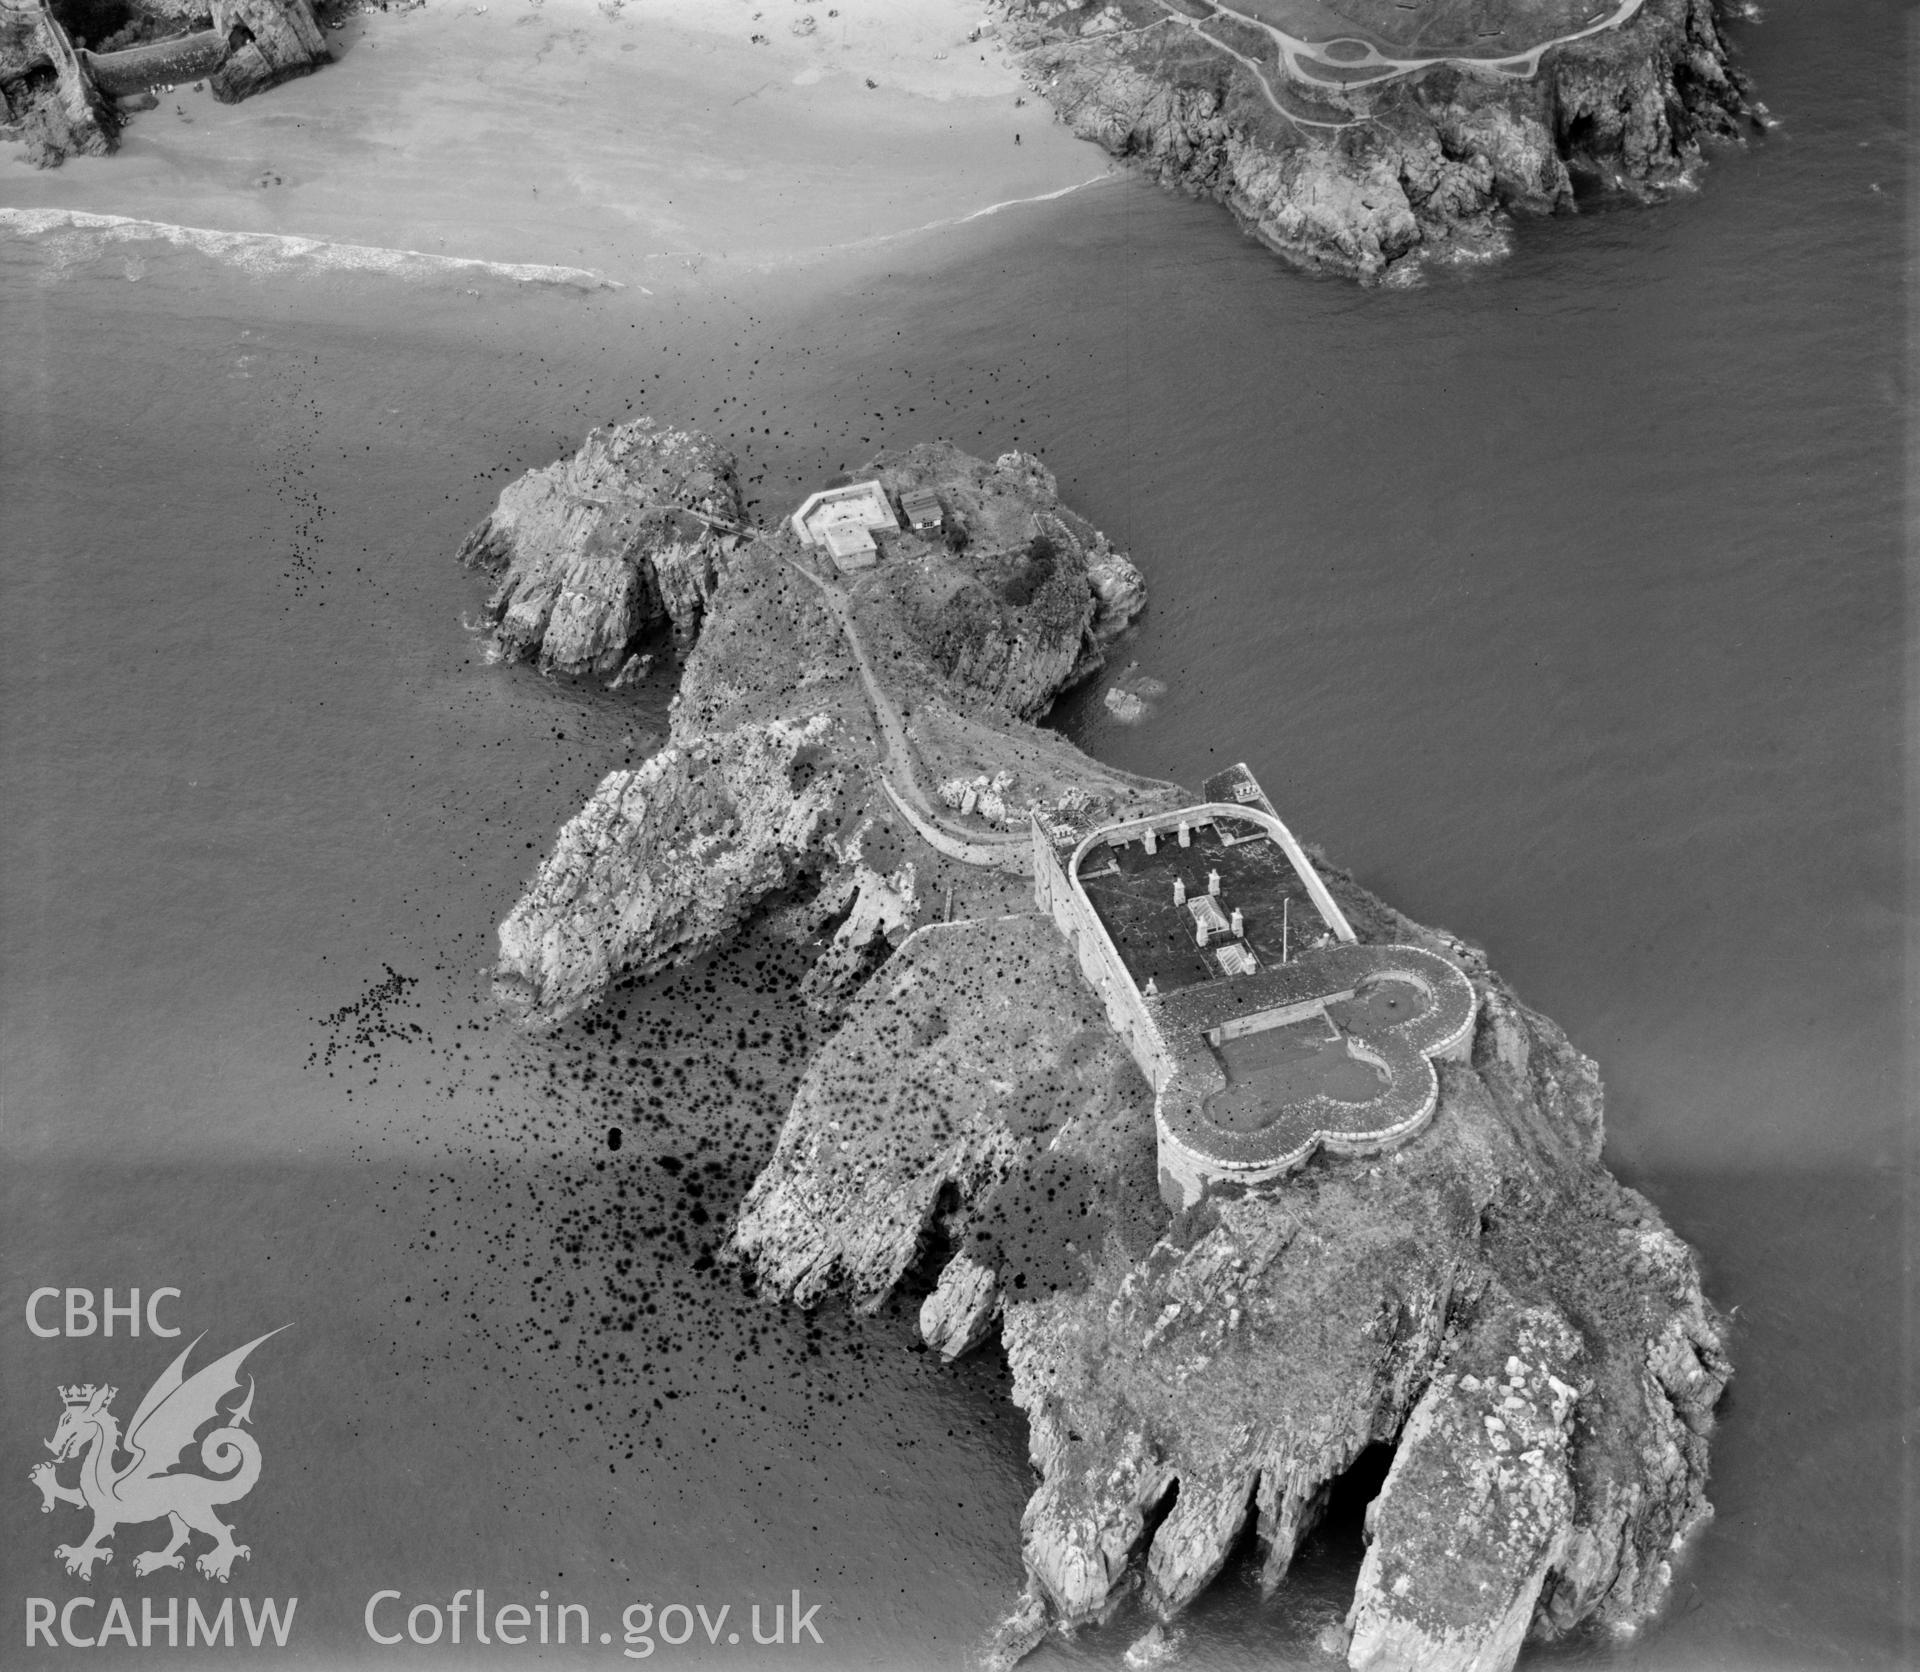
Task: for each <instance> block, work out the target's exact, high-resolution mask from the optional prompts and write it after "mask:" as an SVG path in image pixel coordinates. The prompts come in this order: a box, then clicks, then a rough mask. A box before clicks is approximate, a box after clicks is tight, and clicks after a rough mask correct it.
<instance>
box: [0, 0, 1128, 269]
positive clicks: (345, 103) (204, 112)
mask: <svg viewBox="0 0 1920 1672" xmlns="http://www.w3.org/2000/svg"><path fill="white" fill-rule="evenodd" d="M809 19H810V20H811V21H812V25H813V27H812V29H811V31H810V32H806V33H796V32H795V31H796V28H798V27H801V26H803V25H804V23H805V22H806V21H807V20H809ZM985 22H986V19H985V18H984V16H983V14H982V13H981V11H980V10H979V8H977V7H974V6H969V5H965V4H961V3H959V0H843V3H842V4H840V5H838V6H831V7H830V6H827V5H818V6H814V5H811V4H801V3H799V0H628V3H624V4H620V3H616V0H603V3H600V4H594V3H591V0H490V3H487V4H473V3H470V0H459V3H453V0H431V3H430V4H428V5H426V6H424V7H418V8H415V9H413V10H411V11H405V12H401V11H391V12H381V11H371V12H364V13H361V14H359V15H357V16H354V17H352V18H350V19H348V20H347V21H346V22H345V23H344V24H343V26H342V27H340V28H339V29H337V30H330V32H329V35H330V39H331V40H332V42H333V44H334V48H335V53H336V56H337V60H338V61H337V62H336V63H334V64H332V65H330V66H328V67H326V68H325V69H323V70H321V71H320V72H319V73H318V74H316V75H314V76H311V77H309V78H307V79H305V80H302V81H297V82H292V83H289V84H287V85H285V86H282V87H279V88H275V89H273V90H272V91H270V92H268V93H265V94H262V95H260V96H258V97H256V98H254V99H251V100H249V101H247V102H246V103H244V104H240V105H235V106H223V105H220V104H217V103H215V101H214V99H213V97H212V95H211V94H209V93H208V92H206V91H205V90H204V88H202V89H201V90H199V91H195V90H193V89H192V88H190V87H181V88H178V89H176V90H175V91H174V92H172V93H169V94H165V95H163V96H162V99H161V104H160V107H159V108H158V109H156V110H152V111H145V112H141V113H139V114H137V115H135V116H134V117H133V118H132V120H131V121H130V123H129V124H128V127H127V130H126V132H125V135H124V136H123V141H122V145H121V149H120V151H119V153H118V154H117V155H116V156H113V157H108V158H75V159H71V160H69V161H68V162H67V163H66V165H65V166H63V167H62V168H59V169H57V170H51V171H39V170H35V169H33V168H30V167H29V166H28V165H27V164H26V163H25V162H24V161H23V160H21V158H20V156H19V154H18V152H17V150H9V151H7V152H6V153H4V155H0V206H4V207H11V208H19V209H44V208H56V207H57V208H63V209H72V210H80V211H85V212H89V213H94V214H111V215H123V216H129V217H134V218H137V219H140V220H148V221H160V222H166V223H171V224H177V225H184V226H190V227H204V228H207V229H210V230H216V231H222V232H252V233H267V234H279V235H291V236H300V237H309V238H317V239H322V240H328V241H334V242H339V243H345V244H351V245H359V246H373V247H384V248H390V249H403V250H415V251H420V252H424V253H426V254H429V255H439V256H451V257H456V258H461V259H478V260H486V261H497V262H512V263H541V264H548V265H559V266H568V267H582V268H587V269H591V270H593V271H595V272H599V273H603V274H605V275H606V276H607V277H609V278H611V279H614V280H616V281H617V282H620V283H624V284H639V285H655V284H661V283H686V282H699V279H700V276H701V275H702V274H703V273H706V274H708V275H709V276H711V274H712V270H713V269H714V267H715V265H716V264H720V265H721V266H723V267H724V268H727V269H736V270H737V269H764V268H767V267H770V266H781V265H786V264H790V263H794V262H803V261H810V260H817V259H819V258H820V257H822V256H826V255H829V254H832V253H835V252H841V253H845V254H848V255H850V256H853V257H855V258H857V257H858V256H859V255H860V254H861V253H862V252H871V251H875V250H881V251H884V249H885V247H886V245H887V244H888V243H889V242H890V241H891V240H892V239H894V238H896V237H898V236H901V235H903V234H906V233H909V232H912V231H915V230H918V229H921V228H924V227H928V226H931V225H939V224H942V223H949V222H954V221H959V220H962V219H964V218H966V217H968V216H972V215H976V214H978V213H980V212H981V211H983V210H988V209H990V208H991V207H992V206H994V205H998V204H1005V203H1010V202H1018V201H1023V200H1028V199H1032V198H1038V197H1044V196H1047V195H1049V194H1052V193H1056V192H1060V191H1062V190H1067V189H1072V188H1074V187H1077V186H1079V185H1081V184H1083V183H1085V182H1087V181H1089V180H1096V179H1100V178H1102V177H1105V176H1106V175H1107V173H1108V165H1107V162H1106V159H1105V158H1104V157H1103V156H1102V155H1101V153H1100V152H1099V151H1098V150H1096V149H1095V148H1094V147H1092V146H1090V145H1088V144H1086V143H1084V142H1083V141H1080V140H1076V139H1074V138H1072V137H1071V136H1070V135H1069V134H1068V133H1067V131H1066V129H1065V128H1064V127H1062V126H1061V125H1060V124H1058V123H1057V122H1055V121H1054V119H1053V118H1052V116H1051V114H1050V113H1049V112H1048V111H1047V109H1046V107H1045V106H1044V104H1041V103H1040V102H1039V101H1038V100H1036V99H1034V98H1032V96H1031V95H1026V94H1024V92H1023V89H1022V88H1021V86H1020V83H1019V81H1018V78H1017V77H1016V75H1015V74H1014V71H1013V67H1012V65H1011V63H1010V61H1009V60H1008V58H1007V55H1006V54H1005V53H1004V52H1003V51H1002V50H1001V49H1000V48H999V47H998V46H997V44H996V43H995V41H994V39H993V38H992V35H991V33H989V34H987V35H985V36H983V38H982V39H980V40H978V41H970V40H969V39H968V36H969V34H970V33H971V32H972V31H973V30H974V29H976V28H977V27H979V26H981V25H982V24H983V23H985ZM756 36H758V37H761V38H760V39H756V38H755V37H756ZM870 83H871V85H869V84H870ZM1022 97H1025V98H1026V101H1027V102H1026V103H1025V104H1024V105H1021V104H1017V103H1016V100H1018V99H1020V98H1022ZM1016 135H1018V136H1019V143H1018V144H1016V143H1015V136H1016ZM347 264H352V263H351V260H350V259H349V261H348V263H347Z"/></svg>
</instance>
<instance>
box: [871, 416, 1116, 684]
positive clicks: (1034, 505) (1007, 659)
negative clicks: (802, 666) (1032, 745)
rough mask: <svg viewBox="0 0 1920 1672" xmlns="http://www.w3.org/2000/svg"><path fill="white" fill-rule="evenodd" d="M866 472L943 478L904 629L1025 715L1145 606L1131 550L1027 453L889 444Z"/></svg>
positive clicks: (952, 675)
mask: <svg viewBox="0 0 1920 1672" xmlns="http://www.w3.org/2000/svg"><path fill="white" fill-rule="evenodd" d="M866 474H871V475H873V476H875V477H877V478H878V479H879V480H880V481H881V482H882V483H883V484H885V485H886V487H887V488H888V489H889V490H891V491H892V492H894V493H896V494H897V493H899V492H901V491H903V490H905V489H907V488H910V487H912V486H914V485H918V484H920V483H936V484H938V491H939V494H940V500H941V508H942V512H943V515H944V527H943V529H942V532H941V537H940V544H939V551H940V557H939V559H938V561H937V562H936V563H934V564H932V565H928V566H926V568H927V572H926V573H924V574H922V575H920V576H917V577H915V581H917V584H901V585H899V586H895V587H893V588H892V592H893V595H894V598H895V601H896V603H897V605H898V607H899V608H900V610H901V612H902V615H903V618H904V621H905V623H906V626H907V630H908V631H909V632H910V634H911V635H912V637H913V638H914V639H915V641H916V642H917V643H918V644H919V646H920V647H921V649H922V650H923V651H924V652H925V653H926V655H927V656H928V657H930V658H931V660H932V661H933V662H934V663H935V665H936V666H937V667H938V668H939V669H940V671H941V672H942V673H943V674H944V675H945V676H946V678H947V679H948V680H949V681H951V682H952V683H953V684H954V685H956V686H959V687H960V688H962V689H963V690H965V691H967V692H969V693H971V694H973V695H976V696H981V697H986V698H988V699H990V700H991V701H993V702H995V703H997V704H999V705H1001V706H1002V707H1004V708H1006V709H1008V710H1010V711H1011V712H1012V713H1013V714H1015V715H1017V716H1018V717H1019V718H1021V719H1023V720H1030V719H1036V718H1038V717H1039V716H1040V715H1041V714H1044V713H1045V712H1046V710H1047V708H1048V707H1049V706H1050V705H1051V703H1052V702H1053V699H1054V697H1055V695H1056V694H1057V693H1058V692H1060V691H1061V690H1063V689H1065V688H1066V687H1067V686H1070V685H1076V684H1078V683H1079V682H1080V681H1081V680H1082V679H1085V678H1087V677H1088V676H1089V675H1091V674H1093V673H1094V672H1096V671H1097V670H1098V669H1099V668H1100V667H1102V666H1103V665H1104V664H1105V662H1106V647H1107V646H1108V645H1109V644H1110V643H1111V642H1112V641H1113V640H1114V639H1115V638H1117V637H1118V636H1119V635H1120V634H1121V633H1122V632H1124V631H1125V630H1126V628H1127V627H1128V626H1129V625H1131V623H1132V622H1133V620H1134V618H1135V617H1136V616H1137V615H1139V613H1140V611H1141V610H1142V609H1144V608H1145V607H1146V583H1145V581H1143V580H1142V579H1141V576H1140V571H1139V570H1138V569H1136V568H1135V567H1134V565H1133V563H1132V561H1131V560H1130V559H1129V558H1128V557H1127V554H1126V553H1125V552H1122V551H1118V550H1116V549H1115V548H1114V547H1113V545H1112V544H1111V543H1110V542H1109V541H1108V540H1107V538H1106V536H1105V535H1103V534H1101V533H1100V531H1099V530H1098V529H1096V528H1093V527H1092V526H1090V525H1089V524H1088V523H1086V522H1084V521H1083V520H1082V519H1081V518H1079V517H1077V516H1075V515H1074V514H1073V512H1071V511H1070V510H1068V509H1067V508H1066V507H1065V506H1063V505H1062V504H1061V503H1060V488H1059V484H1058V483H1057V482H1056V481H1055V480H1054V476H1053V472H1052V471H1050V470H1049V469H1047V467H1046V466H1045V465H1044V464H1042V463H1041V462H1040V461H1039V460H1038V459H1037V458H1035V457H1034V456H1033V455H1032V454H1031V453H1003V454H1001V455H1000V457H999V458H997V459H995V460H994V462H993V463H992V464H991V465H989V464H986V463H985V462H983V461H982V460H979V459H974V458H971V457H969V456H968V455H967V454H965V453H963V452H961V451H960V449H959V448H957V447H955V446H953V445H952V444H951V443H947V442H929V443H923V444H922V445H920V446H918V447H914V448H911V449H909V450H907V451H905V452H901V453H882V454H880V455H879V456H878V457H877V458H876V459H875V460H874V461H873V463H872V464H871V465H870V466H869V467H868V470H867V472H866Z"/></svg>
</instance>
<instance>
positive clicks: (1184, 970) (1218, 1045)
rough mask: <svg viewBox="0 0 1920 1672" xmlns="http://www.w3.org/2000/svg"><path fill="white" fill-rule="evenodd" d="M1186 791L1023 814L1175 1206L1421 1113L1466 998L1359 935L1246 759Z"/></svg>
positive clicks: (1385, 1140) (1467, 1024)
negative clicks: (1130, 803)
mask: <svg viewBox="0 0 1920 1672" xmlns="http://www.w3.org/2000/svg"><path fill="white" fill-rule="evenodd" d="M1203 793H1204V795H1205V799H1204V800H1203V801H1200V802H1198V803H1196V804H1195V805H1193V806H1191V807H1183V808H1179V809H1177V810H1175V811H1172V812H1165V813H1156V814H1153V815H1150V816H1148V817H1143V818H1137V819H1128V820H1123V821H1121V822H1119V823H1115V824H1108V825H1103V826H1101V827H1099V828H1097V829H1092V830H1083V829H1081V828H1079V827H1077V826H1075V825H1074V824H1072V823H1071V822H1070V821H1061V820H1058V819H1052V820H1043V819H1041V818H1038V817H1036V819H1035V820H1034V825H1033V849H1034V852H1033V876H1034V898H1035V900H1036V901H1037V903H1038V904H1039V906H1040V908H1041V909H1042V910H1043V911H1045V912H1047V913H1048V914H1049V915H1050V916H1051V917H1052V919H1053V921H1054V924H1055V925H1056V926H1057V927H1058V929H1059V930H1060V933H1061V934H1062V935H1064V936H1065V937H1066V939H1067V942H1068V944H1069V945H1070V946H1071V947H1072V948H1073V951H1074V955H1075V957H1076V959H1077V960H1078V962H1079V965H1080V969H1081V972H1082V974H1083V975H1084V976H1085V977H1086V979H1087V981H1088V982H1089V983H1090V984H1091V985H1092V987H1093V989H1094V991H1095V992H1096V993H1098V994H1099V995H1100V998H1101V1001H1102V1003H1103V1004H1104V1005H1105V1007H1106V1012H1107V1019H1108V1022H1109V1023H1110V1024H1111V1026H1112V1028H1113V1030H1114V1032H1115V1033H1116V1034H1118V1035H1119V1036H1120V1038H1121V1039H1123V1040H1124V1041H1125V1042H1126V1045H1127V1048H1128V1050H1129V1051H1130V1052H1131V1053H1132V1055H1133V1060H1134V1061H1135V1062H1136V1063H1137V1064H1139V1067H1140V1072H1141V1073H1142V1074H1144V1075H1145V1076H1146V1077H1147V1082H1148V1084H1150V1085H1151V1086H1152V1087H1153V1092H1154V1128H1155V1132H1156V1136H1157V1139H1158V1149H1159V1168H1160V1191H1161V1194H1162V1196H1163V1197H1165V1199H1166V1201H1167V1203H1168V1205H1169V1206H1171V1207H1173V1208H1176V1209H1179V1208H1185V1207H1191V1206H1192V1205H1193V1204H1194V1203H1196V1202H1198V1201H1199V1200H1200V1199H1201V1198H1202V1197H1203V1196H1204V1195H1205V1194H1206V1193H1207V1192H1208V1190H1209V1189H1210V1188H1213V1187H1216V1186H1218V1185H1221V1184H1226V1183H1235V1184H1242V1185H1253V1184H1261V1183H1265V1182H1267V1181H1269V1180H1272V1179H1276V1178H1280V1177H1282V1176H1284V1175H1286V1174H1288V1173H1291V1172H1293V1171H1295V1170H1297V1169H1298V1168H1300V1167H1302V1166H1304V1165H1305V1164H1306V1162H1307V1161H1308V1159H1309V1158H1310V1157H1311V1156H1312V1155H1313V1154H1314V1152H1315V1151H1316V1150H1318V1149H1320V1148H1322V1147H1325V1148H1326V1149H1328V1150H1332V1151H1334V1152H1336V1153H1338V1154H1341V1155H1374V1154H1379V1153H1382V1152H1384V1151H1387V1150H1391V1149H1394V1148H1397V1147H1398V1146H1399V1145H1401V1144H1404V1143H1406V1142H1407V1141H1408V1140H1409V1139H1411V1138H1413V1137H1414V1136H1416V1135H1417V1134H1418V1133H1419V1132H1420V1131H1421V1130H1423V1129H1424V1128H1425V1126H1426V1125H1427V1123H1428V1122H1429V1121H1431V1120H1432V1119H1433V1112H1434V1109H1435V1108H1436V1107H1437V1105H1438V1103H1439V1096H1440V1082H1439V1075H1438V1073H1437V1071H1436V1070H1435V1068H1434V1059H1435V1058H1436V1057H1445V1058H1452V1059H1455V1060H1464V1059H1465V1057H1466V1055H1467V1053H1468V1051H1469V1049H1470V1047H1471V1044H1472V1039H1473V1024H1474V1018H1475V1015H1476V1013H1477V1010H1478V1002H1479V1001H1478V999H1477V997H1476V995H1475V993H1474V990H1473V985H1472V983H1471V982H1470V981H1469V980H1468V979H1467V977H1466V975H1465V974H1464V973H1463V972H1462V971H1461V970H1460V969H1459V968H1458V967H1457V966H1456V965H1454V964H1453V963H1451V962H1449V961H1448V960H1447V959H1446V958H1444V957H1442V956H1441V955H1440V954H1439V953H1437V952H1431V951H1429V950H1427V949H1426V948H1425V947H1418V946H1406V945H1398V944H1367V943H1363V942H1361V940H1360V939H1359V937H1358V936H1357V935H1356V934H1355V933H1354V930H1353V927H1352V925H1351V924H1350V923H1349V922H1348V920H1347V917H1346V914H1345V913H1344V912H1342V911H1341V909H1340V906H1339V903H1338V902H1337V901H1336V900H1335V899H1334V898H1333V895H1332V893H1331V892H1330V891H1329V890H1328V888H1327V885H1326V882H1325V880H1324V879H1323V878H1322V877H1321V876H1320V875H1319V873H1318V872H1317V871H1315V869H1314V868H1313V863H1312V861H1311V860H1310V859H1308V857H1307V855H1306V853H1305V852H1304V851H1303V850H1302V848H1301V846H1300V844H1299V843H1298V842H1297V841H1296V840H1295V839H1294V836H1293V833H1292V832H1291V831H1289V830H1288V829H1287V827H1286V826H1285V825H1284V824H1283V823H1281V821H1280V818H1279V815H1278V814H1277V813H1275V811H1274V809H1273V804H1272V802H1270V801H1269V800H1268V799H1267V795H1266V792H1265V791H1264V790H1263V789H1261V787H1260V785H1259V783H1258V782H1257V780H1256V779H1255V778H1254V776H1253V773H1252V772H1251V771H1250V770H1249V769H1248V768H1247V767H1246V765H1245V764H1244V763H1242V764H1240V765H1236V766H1234V767H1231V768H1229V769H1228V770H1227V771H1225V772H1222V773H1219V774H1217V775H1216V776H1214V777H1213V778H1210V779H1209V780H1208V781H1207V783H1206V786H1205V789H1204V792H1203Z"/></svg>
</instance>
